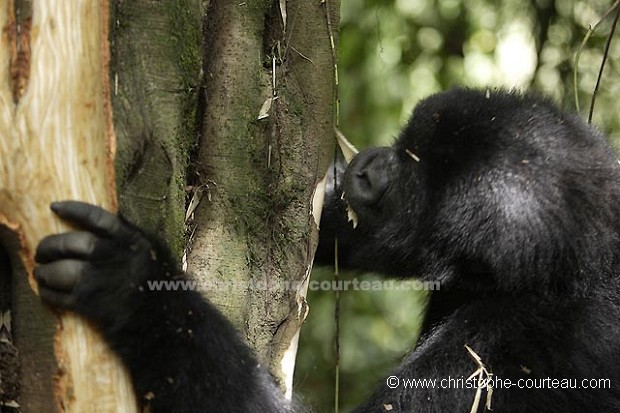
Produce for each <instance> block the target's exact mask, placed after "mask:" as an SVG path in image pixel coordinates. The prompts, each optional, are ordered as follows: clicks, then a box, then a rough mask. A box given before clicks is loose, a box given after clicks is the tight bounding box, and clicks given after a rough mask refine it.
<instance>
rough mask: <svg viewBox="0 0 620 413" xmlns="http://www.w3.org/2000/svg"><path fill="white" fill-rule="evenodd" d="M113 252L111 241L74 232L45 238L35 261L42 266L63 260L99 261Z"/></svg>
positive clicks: (88, 233)
mask: <svg viewBox="0 0 620 413" xmlns="http://www.w3.org/2000/svg"><path fill="white" fill-rule="evenodd" d="M113 250H114V244H113V243H112V242H111V241H108V240H106V239H102V238H99V237H97V236H96V235H94V234H93V233H91V232H86V231H74V232H68V233H65V234H57V235H50V236H47V237H45V238H43V240H41V242H40V243H39V245H38V246H37V252H36V254H35V257H34V259H35V261H36V262H39V263H42V264H45V263H48V262H50V261H54V260H57V259H62V258H82V259H85V258H89V259H99V258H104V257H107V256H110V255H111V253H112V252H113Z"/></svg>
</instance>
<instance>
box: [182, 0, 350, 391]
mask: <svg viewBox="0 0 620 413" xmlns="http://www.w3.org/2000/svg"><path fill="white" fill-rule="evenodd" d="M327 5H329V6H330V9H329V10H327V9H326V6H327ZM338 6H339V5H338V3H337V2H330V3H322V2H320V1H316V2H313V1H288V2H285V1H279V2H277V1H266V0H263V1H254V2H236V1H233V2H231V1H227V0H213V1H211V3H210V7H209V9H208V12H207V18H206V23H205V51H206V54H205V58H204V62H205V66H204V67H205V69H204V72H205V73H204V78H205V84H204V85H205V86H204V87H205V97H204V110H205V113H204V117H203V129H202V137H201V140H200V144H199V153H198V157H197V164H198V168H197V169H198V172H199V177H200V179H201V181H200V182H199V184H201V185H203V187H204V188H206V191H207V192H208V193H209V195H210V196H209V198H210V200H209V201H206V200H205V198H206V197H203V202H202V203H200V205H199V207H198V208H197V210H196V231H195V235H194V237H193V240H192V245H193V248H192V250H191V252H190V254H189V259H188V261H189V271H190V273H192V274H194V275H195V277H196V278H197V279H198V280H201V281H204V283H203V285H204V287H205V289H206V290H207V291H206V294H207V296H208V297H209V298H210V299H211V300H212V301H213V302H214V303H216V304H217V305H218V306H219V307H220V308H221V309H223V311H224V312H225V313H226V315H227V316H228V317H229V318H230V319H231V320H232V321H233V322H234V323H235V324H236V325H237V326H238V327H239V328H240V329H241V330H242V331H243V332H244V333H245V336H246V337H247V339H248V342H249V343H250V345H251V346H252V347H253V348H254V349H255V351H256V354H257V355H258V357H259V359H260V361H261V362H262V363H264V364H265V365H267V366H269V368H270V370H271V371H272V373H273V374H274V375H275V376H276V377H278V378H279V379H280V380H281V384H282V385H283V387H285V388H287V390H288V391H289V392H290V389H291V380H292V370H293V365H294V357H295V353H296V345H297V337H298V332H299V328H300V326H301V324H302V323H303V320H304V319H305V316H306V313H307V311H308V307H307V305H306V302H305V293H306V289H307V283H308V278H309V274H310V268H311V265H312V257H313V254H314V250H315V247H316V242H317V237H318V231H317V230H318V217H320V207H321V205H322V192H321V190H318V191H317V189H316V188H317V186H320V185H319V183H320V182H321V180H322V179H323V177H324V175H325V172H326V170H327V167H328V164H329V160H330V157H331V155H332V153H333V144H334V138H333V136H334V133H333V130H334V124H333V119H334V112H333V111H334V98H335V87H334V62H333V60H332V47H331V41H330V33H329V32H330V30H328V25H327V23H326V22H327V19H326V13H330V17H331V19H330V20H331V22H336V24H337V22H338V18H337V16H338ZM335 30H337V28H331V31H332V32H334V31H335ZM334 52H335V51H334ZM269 104H271V106H270V108H269V110H266V108H267V107H269ZM259 118H262V119H259ZM313 203H314V205H315V207H314V209H313Z"/></svg>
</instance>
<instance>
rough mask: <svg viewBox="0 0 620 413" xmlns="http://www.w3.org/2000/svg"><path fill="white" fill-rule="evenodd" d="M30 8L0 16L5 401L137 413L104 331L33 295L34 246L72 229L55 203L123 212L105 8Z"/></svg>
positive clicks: (34, 408)
mask: <svg viewBox="0 0 620 413" xmlns="http://www.w3.org/2000/svg"><path fill="white" fill-rule="evenodd" d="M16 4H17V6H18V7H22V6H24V4H26V2H23V3H19V2H18V3H16ZM32 6H33V7H32V10H29V9H26V8H25V7H24V8H18V10H19V11H20V14H19V16H20V21H19V22H18V21H16V19H15V16H16V14H15V13H14V8H13V7H14V4H13V2H3V4H2V6H1V8H0V26H2V27H3V38H2V43H1V47H0V137H1V139H0V159H1V162H2V174H1V175H0V227H1V231H0V233H1V234H2V235H3V238H2V245H3V250H4V252H3V253H2V254H0V255H3V256H4V257H5V265H4V266H3V269H2V277H3V279H2V286H3V287H5V288H3V302H2V306H3V308H2V311H3V317H2V319H3V325H2V327H3V328H4V332H3V339H4V340H2V346H3V347H2V352H1V353H0V355H1V358H0V362H2V367H3V369H2V373H3V375H2V379H3V381H2V386H3V387H4V388H3V391H5V390H9V391H10V392H12V394H11V395H10V400H9V399H7V398H6V396H7V395H6V394H4V395H3V396H2V397H3V398H4V400H3V403H4V404H5V405H6V404H9V405H12V406H15V403H19V404H21V407H22V410H23V411H27V412H43V411H50V406H54V405H55V406H56V407H57V410H61V409H62V410H63V411H67V412H75V413H81V412H87V411H94V410H97V411H101V412H118V411H123V412H134V411H136V403H135V398H134V397H133V394H132V389H131V385H130V382H129V379H128V376H127V374H126V373H125V370H124V368H123V367H122V366H121V365H120V363H119V361H118V360H117V358H116V356H115V355H114V354H113V353H112V352H111V350H110V349H109V348H108V347H107V345H105V343H104V342H103V341H102V339H101V337H100V336H99V335H98V334H97V332H96V331H94V330H93V329H92V328H91V327H90V326H89V325H88V324H87V323H85V322H84V321H83V320H81V319H78V318H77V317H76V316H74V315H72V314H66V313H65V314H60V315H59V316H58V318H57V319H56V320H54V318H53V317H52V316H51V314H49V313H47V312H45V310H44V309H43V308H42V305H41V304H40V303H39V301H38V299H37V298H36V297H35V296H34V294H33V290H34V291H36V283H35V281H34V279H33V276H32V270H33V267H34V260H33V251H34V249H35V247H36V245H37V243H38V242H39V240H40V239H41V238H42V237H43V236H45V235H48V234H50V233H55V232H59V231H64V230H67V229H68V228H67V227H66V225H64V224H63V223H62V222H60V220H58V219H57V218H55V217H53V216H52V214H51V213H50V211H49V204H50V202H52V201H54V200H59V199H82V200H86V201H88V202H91V203H96V204H99V205H102V206H104V207H106V208H109V209H114V208H115V207H116V201H115V200H116V196H115V193H114V192H115V190H114V171H113V166H112V155H113V150H114V144H115V142H114V132H113V128H112V119H111V107H110V105H109V93H108V92H109V87H108V76H107V61H108V47H107V17H108V9H107V2H105V1H103V2H100V1H96V0H82V1H74V2H67V3H66V2H57V1H54V0H47V1H43V0H40V1H37V2H34V4H33V5H32ZM30 13H31V19H30ZM24 14H28V16H24ZM9 62H10V64H9ZM6 258H8V259H9V260H10V262H11V265H10V267H7V266H6V264H7V263H6ZM9 287H10V290H11V293H8V291H9ZM29 287H31V288H29ZM10 315H13V317H12V318H13V320H14V323H13V324H14V325H15V329H11V323H10V322H9V320H10V318H11V316H10ZM54 325H55V327H56V328H54ZM13 332H14V334H13ZM14 346H16V348H17V350H19V359H17V358H15V357H14V356H16V352H15V347H14ZM54 356H55V360H54ZM19 361H21V378H22V380H20V381H19V382H17V381H16V380H15V379H16V378H17V377H18V373H19V370H18V368H17V367H16V365H17V363H18V362H19ZM56 363H57V367H56ZM6 373H10V374H9V375H8V376H9V377H10V379H9V380H8V381H6V379H7V374H6ZM52 377H54V385H53V386H52V385H51V384H52V382H51V379H52ZM11 380H12V381H11ZM5 393H6V391H5ZM20 393H21V394H20ZM15 398H17V400H15Z"/></svg>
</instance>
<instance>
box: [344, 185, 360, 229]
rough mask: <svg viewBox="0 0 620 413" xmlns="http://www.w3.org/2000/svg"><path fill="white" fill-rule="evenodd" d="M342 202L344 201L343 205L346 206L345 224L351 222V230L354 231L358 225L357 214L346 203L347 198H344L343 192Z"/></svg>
mask: <svg viewBox="0 0 620 413" xmlns="http://www.w3.org/2000/svg"><path fill="white" fill-rule="evenodd" d="M342 200H343V201H344V203H345V204H346V206H347V222H352V223H353V229H355V228H357V224H358V219H357V212H355V210H354V209H353V207H352V206H351V204H349V202H348V201H347V198H346V196H345V193H344V192H343V193H342Z"/></svg>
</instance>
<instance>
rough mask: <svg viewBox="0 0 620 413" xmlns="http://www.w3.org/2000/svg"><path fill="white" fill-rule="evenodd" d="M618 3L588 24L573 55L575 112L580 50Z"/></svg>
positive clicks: (617, 1) (577, 103)
mask: <svg viewBox="0 0 620 413" xmlns="http://www.w3.org/2000/svg"><path fill="white" fill-rule="evenodd" d="M619 5H620V0H616V1H615V2H614V4H613V5H612V6H611V7H610V8H609V9H608V10H607V11H606V12H605V14H604V15H603V17H602V18H601V19H600V20H599V21H598V22H597V23H596V24H595V25H594V26H590V28H589V29H588V31H587V32H586V35H585V36H584V37H583V40H582V41H581V45H580V46H579V49H578V50H577V54H576V55H575V63H574V64H573V93H574V95H575V108H576V109H577V112H579V109H580V107H579V91H578V87H577V75H578V71H579V70H578V69H579V59H580V58H581V52H582V51H583V49H584V48H585V46H586V43H587V42H588V40H589V39H590V36H592V34H593V33H594V32H595V31H596V29H597V28H598V26H599V25H600V24H601V23H602V22H603V21H604V20H605V19H606V18H607V17H608V16H609V15H610V14H611V13H613V11H614V10H615V9H616V8H617V7H618V6H619Z"/></svg>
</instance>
